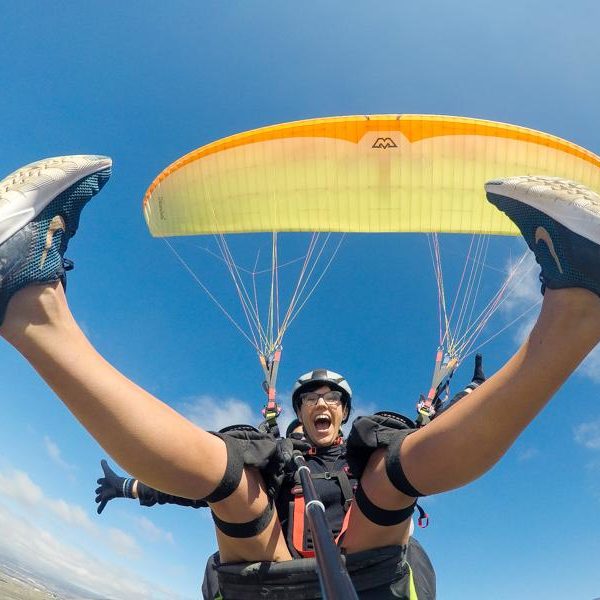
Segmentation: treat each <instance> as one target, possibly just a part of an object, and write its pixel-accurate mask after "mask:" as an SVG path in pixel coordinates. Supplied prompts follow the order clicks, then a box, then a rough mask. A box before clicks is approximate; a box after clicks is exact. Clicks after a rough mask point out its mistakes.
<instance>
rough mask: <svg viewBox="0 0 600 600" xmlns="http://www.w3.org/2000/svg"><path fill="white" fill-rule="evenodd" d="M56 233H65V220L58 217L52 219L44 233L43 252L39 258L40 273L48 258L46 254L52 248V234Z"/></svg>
mask: <svg viewBox="0 0 600 600" xmlns="http://www.w3.org/2000/svg"><path fill="white" fill-rule="evenodd" d="M57 231H62V232H63V233H64V232H66V231H67V225H66V223H65V220H64V219H63V218H62V217H61V216H60V215H56V216H55V217H53V218H52V220H51V221H50V224H49V225H48V231H47V232H46V243H45V244H44V250H43V251H42V256H41V257H40V271H41V270H42V269H43V268H44V263H45V262H46V258H47V257H48V252H49V250H50V248H52V241H53V240H54V234H55V233H56V232H57Z"/></svg>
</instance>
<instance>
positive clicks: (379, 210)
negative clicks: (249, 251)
mask: <svg viewBox="0 0 600 600" xmlns="http://www.w3.org/2000/svg"><path fill="white" fill-rule="evenodd" d="M514 175H552V176H557V177H560V178H564V179H572V180H576V181H578V182H580V183H582V184H584V185H586V186H588V187H589V188H591V189H592V190H595V191H597V192H599V193H600V157H598V156H596V155H595V154H593V153H591V152H589V151H588V150H585V149H584V148H582V147H580V146H577V145H575V144H572V143H571V142H568V141H566V140H563V139H561V138H558V137H556V136H552V135H548V134H545V133H541V132H539V131H535V130H533V129H527V128H524V127H518V126H514V125H509V124H505V123H496V122H492V121H484V120H481V119H471V118H465V117H450V116H436V115H359V116H348V117H328V118H320V119H310V120H305V121H297V122H292V123H284V124H281V125H273V126H270V127H263V128H260V129H255V130H252V131H248V132H244V133H239V134H236V135H232V136H230V137H226V138H223V139H221V140H217V141H215V142H213V143H210V144H207V145H205V146H202V147H201V148H198V149H197V150H194V151H193V152H190V153H189V154H186V155H185V156H183V157H182V158H180V159H179V160H177V161H175V162H174V163H173V164H172V165H170V166H169V167H167V168H166V169H165V170H164V171H163V172H162V173H160V174H159V175H158V177H157V178H156V179H155V180H154V182H153V183H152V184H151V185H150V187H149V188H148V191H147V192H146V195H145V197H144V201H143V208H144V215H145V218H146V221H147V223H148V227H149V229H150V232H151V233H152V235H154V236H157V237H167V236H187V235H198V234H213V235H215V239H216V240H217V244H218V246H219V250H220V251H221V254H222V256H223V261H224V262H225V263H226V264H227V267H228V269H229V273H230V275H231V278H232V280H233V282H234V285H235V288H236V291H237V292H238V296H239V298H240V301H241V304H242V307H243V311H244V317H245V319H246V321H247V322H248V325H249V328H250V330H251V334H250V335H246V334H244V335H246V338H247V339H248V340H249V341H250V342H251V343H253V345H254V346H255V348H256V349H257V351H258V353H259V358H260V361H261V365H262V368H263V371H264V374H265V390H266V391H267V394H268V399H269V401H268V404H267V406H266V407H265V416H266V417H267V418H269V417H271V418H273V419H274V418H275V417H276V414H277V412H278V410H277V407H276V405H275V404H274V398H275V378H276V373H277V367H278V364H279V359H280V352H281V342H282V337H283V334H284V332H285V331H286V329H287V327H288V326H289V324H290V323H291V322H292V321H293V320H294V318H295V317H296V315H297V313H298V311H299V310H300V308H301V307H302V306H303V305H304V303H305V302H306V300H307V298H308V296H309V295H310V293H312V291H313V290H314V287H315V286H316V284H317V283H318V281H319V280H320V277H322V275H321V276H318V277H315V279H316V280H317V281H316V283H315V284H314V285H312V284H311V285H308V280H309V279H310V277H311V276H313V275H314V273H315V268H314V264H313V265H310V264H309V263H310V260H311V259H312V260H313V261H315V262H316V261H319V260H321V259H322V256H323V252H322V250H317V249H316V248H317V244H316V239H317V238H315V237H313V238H312V239H311V241H310V243H309V245H308V250H307V251H306V255H305V257H303V259H302V265H301V269H300V274H299V276H298V282H297V284H296V288H295V289H294V291H293V293H292V294H290V302H289V306H288V308H287V309H286V310H285V315H284V316H283V317H282V318H281V319H280V318H279V303H280V299H279V291H278V277H279V275H278V274H279V263H278V253H277V236H278V234H279V233H280V232H283V231H286V232H288V231H292V232H425V233H429V234H431V239H430V242H431V245H430V248H431V254H432V258H433V263H434V272H435V277H436V280H437V284H438V291H437V294H438V306H439V315H440V316H439V320H440V339H439V349H438V353H437V357H436V367H435V370H434V374H433V378H432V384H431V388H430V392H429V394H428V395H427V397H426V398H425V397H424V399H423V403H422V406H421V409H420V410H422V411H423V412H427V411H430V409H431V407H432V406H433V405H434V403H435V401H436V400H437V396H439V394H440V393H441V392H442V391H443V390H446V389H447V382H448V380H449V378H450V377H451V376H452V373H453V372H454V370H455V369H456V367H457V366H458V365H459V364H460V361H461V360H462V359H463V358H465V357H466V355H467V354H468V353H469V352H472V351H474V349H475V345H474V344H475V340H476V338H477V336H478V335H479V334H480V333H481V331H482V330H483V328H484V327H485V325H486V323H487V322H488V320H489V318H490V317H491V315H492V314H493V313H494V312H495V311H496V309H497V308H498V306H499V305H500V303H501V302H502V300H503V298H505V297H506V294H507V293H508V291H509V289H510V283H511V280H512V279H513V275H514V270H513V271H512V272H511V273H509V274H508V276H507V278H506V280H505V281H504V282H502V285H501V286H500V289H499V290H498V292H497V293H496V295H495V296H493V297H492V298H491V299H490V300H489V301H488V303H487V304H486V305H485V306H484V307H483V308H482V309H481V310H479V308H476V306H475V303H474V301H473V302H472V300H471V298H472V297H473V296H474V294H476V293H477V290H478V289H479V288H480V285H479V283H480V281H481V276H482V270H483V265H484V264H485V255H486V249H487V242H484V241H482V240H483V239H484V236H482V235H479V234H503V235H515V234H517V230H516V228H515V227H514V225H513V224H512V222H511V221H510V220H509V219H508V218H506V216H505V215H504V214H502V213H501V212H500V211H497V210H496V209H495V208H494V207H493V206H491V205H490V204H488V203H487V202H486V200H485V193H484V188H483V185H484V183H485V182H486V181H487V180H490V179H498V178H503V177H510V176H514ZM256 232H271V233H272V236H273V238H272V257H271V265H270V272H271V277H270V285H269V290H268V294H269V301H268V311H267V315H268V316H267V323H266V325H263V324H262V323H261V319H260V315H259V302H258V299H257V296H256V292H255V293H254V296H253V295H252V294H251V293H250V292H248V291H247V289H246V287H245V285H244V282H243V275H242V271H243V270H242V269H240V268H239V267H238V265H237V264H236V262H235V261H234V259H233V255H232V253H231V251H230V249H229V247H228V245H227V243H226V241H225V237H224V234H227V233H256ZM442 232H447V233H470V234H477V235H476V236H475V237H476V238H477V240H476V241H473V242H471V246H470V248H469V251H468V253H467V259H466V261H465V267H464V269H463V272H462V275H461V278H460V284H459V286H458V289H459V291H458V292H457V299H458V294H459V293H460V294H462V295H463V299H462V301H460V302H457V300H456V299H455V301H454V302H453V303H452V304H451V305H450V306H448V307H447V302H446V295H445V292H444V285H443V274H442V267H441V253H440V246H439V243H438V239H437V234H438V233H442ZM316 235H317V236H318V235H319V234H318V233H317V234H316ZM328 235H329V234H327V236H326V237H325V244H326V243H327V240H329V237H328ZM336 250H337V249H336ZM336 250H335V251H336ZM335 251H334V252H332V257H331V258H333V255H335ZM330 260H331V259H325V260H322V262H324V263H326V266H325V269H326V268H327V266H328V265H329V264H330ZM255 274H256V270H255V271H254V272H253V273H252V278H253V279H252V288H253V289H254V291H256V287H257V286H256V285H255V283H256V282H255V279H254V276H255ZM201 285H202V287H203V288H204V289H205V290H206V291H208V290H207V288H206V286H205V285H204V284H201ZM303 294H304V295H303ZM209 295H211V298H213V299H214V297H213V296H212V294H210V292H209ZM465 298H466V300H465ZM224 312H225V311H224ZM226 314H227V313H226ZM227 316H229V315H227ZM230 319H231V317H230ZM231 320H232V321H233V319H231ZM238 329H240V330H241V328H240V327H238ZM251 338H252V339H251Z"/></svg>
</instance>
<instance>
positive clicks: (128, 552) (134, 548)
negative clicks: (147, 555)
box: [108, 527, 142, 558]
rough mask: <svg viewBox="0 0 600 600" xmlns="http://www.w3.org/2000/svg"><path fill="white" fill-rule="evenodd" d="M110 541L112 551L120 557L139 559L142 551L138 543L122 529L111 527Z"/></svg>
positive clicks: (109, 531) (109, 532)
mask: <svg viewBox="0 0 600 600" xmlns="http://www.w3.org/2000/svg"><path fill="white" fill-rule="evenodd" d="M108 539H109V540H110V545H111V547H112V549H113V550H114V551H115V552H116V553H117V554H119V555H120V556H125V557H127V558H139V557H140V556H141V555H142V551H141V549H140V547H139V546H138V544H137V542H136V541H135V539H133V537H131V536H130V535H129V534H127V533H125V532H124V531H122V530H121V529H116V528H115V527H111V528H109V530H108Z"/></svg>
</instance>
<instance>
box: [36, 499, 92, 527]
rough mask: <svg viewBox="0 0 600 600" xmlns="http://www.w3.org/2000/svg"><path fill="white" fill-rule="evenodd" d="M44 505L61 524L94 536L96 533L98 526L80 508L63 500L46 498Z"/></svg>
mask: <svg viewBox="0 0 600 600" xmlns="http://www.w3.org/2000/svg"><path fill="white" fill-rule="evenodd" d="M44 504H45V506H46V507H47V508H49V509H50V510H51V511H52V513H53V514H54V515H55V516H57V517H58V518H59V519H60V520H61V521H62V522H63V523H66V524H67V525H71V526H72V527H79V528H81V529H84V530H85V531H87V532H88V533H92V534H94V533H96V532H97V529H98V526H97V525H96V524H95V523H93V522H92V520H91V519H90V517H89V516H88V513H87V512H86V511H85V510H84V509H83V508H81V506H77V505H76V504H69V503H68V502H65V501H64V500H55V499H51V498H46V499H45V500H44Z"/></svg>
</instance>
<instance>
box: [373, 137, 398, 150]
mask: <svg viewBox="0 0 600 600" xmlns="http://www.w3.org/2000/svg"><path fill="white" fill-rule="evenodd" d="M371 147H372V148H397V147H398V146H397V145H396V142H394V140H393V139H392V138H389V137H380V138H377V139H376V140H375V143H374V144H373V145H372V146H371Z"/></svg>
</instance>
